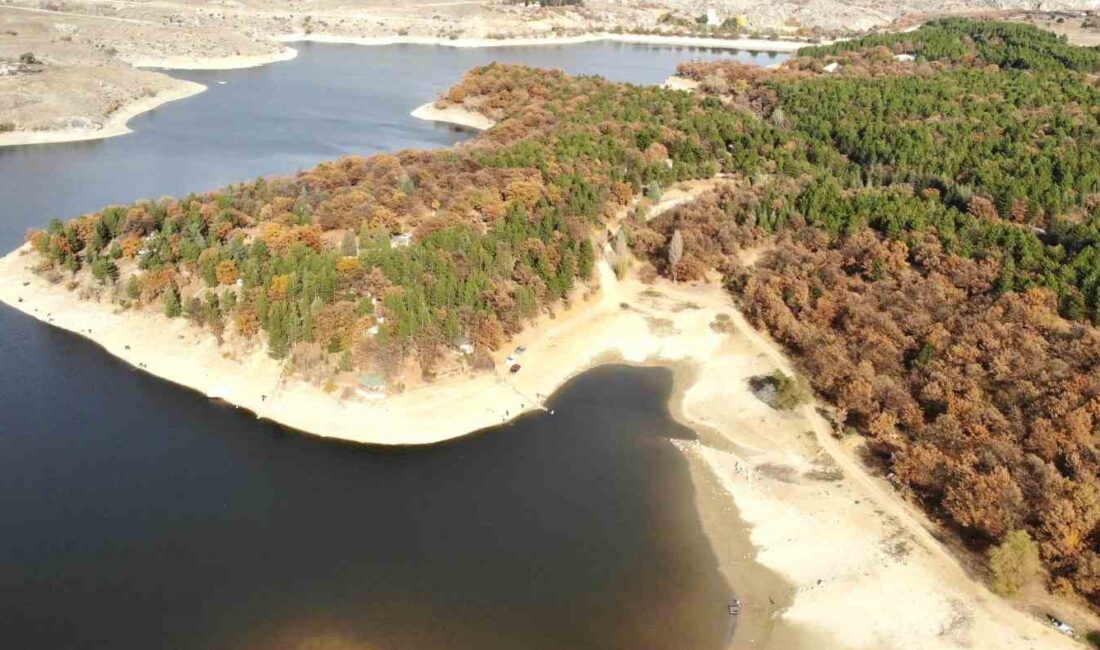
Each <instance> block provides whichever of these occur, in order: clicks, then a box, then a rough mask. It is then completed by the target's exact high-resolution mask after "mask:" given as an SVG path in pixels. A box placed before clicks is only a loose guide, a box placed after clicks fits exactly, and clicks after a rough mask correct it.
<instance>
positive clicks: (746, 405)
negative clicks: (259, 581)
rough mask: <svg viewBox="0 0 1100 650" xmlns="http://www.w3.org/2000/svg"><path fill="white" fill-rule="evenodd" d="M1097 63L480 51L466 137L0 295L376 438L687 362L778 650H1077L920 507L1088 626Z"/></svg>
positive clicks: (153, 226)
mask: <svg viewBox="0 0 1100 650" xmlns="http://www.w3.org/2000/svg"><path fill="white" fill-rule="evenodd" d="M1098 70H1100V53H1098V52H1097V51H1096V50H1095V49H1087V48H1080V47H1075V46H1072V45H1069V44H1067V43H1066V42H1065V41H1064V40H1062V39H1060V38H1058V37H1056V36H1054V35H1052V34H1050V33H1048V32H1044V31H1041V30H1038V29H1035V28H1034V27H1029V26H1023V25H1018V24H1009V23H995V22H980V21H969V20H959V19H947V20H942V21H936V22H933V23H930V24H929V25H926V26H925V27H923V28H921V29H919V30H917V31H914V32H909V33H905V34H894V35H881V36H872V37H867V38H863V39H857V40H853V41H845V42H842V43H837V44H833V45H829V46H822V47H810V48H805V49H803V50H801V51H800V52H799V53H798V56H796V57H794V58H792V59H791V60H789V61H788V62H785V63H784V64H782V65H781V66H779V67H777V68H774V69H761V68H758V67H752V66H746V65H741V64H736V63H721V64H686V65H683V66H681V69H680V70H679V71H678V76H679V77H680V78H682V79H685V80H688V81H690V82H691V83H684V84H682V86H690V87H693V88H694V89H695V90H694V91H692V92H686V91H683V90H674V89H667V88H658V87H637V86H630V85H625V84H615V83H610V82H607V81H605V80H602V79H598V78H589V77H580V78H572V77H569V76H567V75H565V74H563V73H561V72H557V71H548V70H532V69H528V68H523V67H517V66H507V65H495V64H494V65H489V66H484V67H481V68H477V69H474V70H472V71H470V72H469V73H468V74H467V76H466V77H465V78H464V79H463V80H462V81H461V82H459V83H458V84H457V85H455V86H454V87H453V88H451V89H450V90H449V91H448V92H447V93H445V94H444V95H443V96H442V97H441V98H440V100H439V101H438V102H436V104H435V105H433V106H430V107H428V108H423V109H422V110H421V113H422V114H425V113H427V114H428V115H429V116H433V115H434V116H435V117H436V118H438V117H440V116H448V115H449V116H453V115H455V114H459V115H463V116H465V117H466V118H469V117H470V116H471V115H477V116H480V119H483V120H484V122H483V123H482V124H481V125H482V126H490V128H488V129H487V130H486V131H485V132H483V133H482V134H481V135H479V137H477V138H476V139H474V140H473V141H471V142H470V143H468V144H465V145H460V146H458V147H456V148H454V149H450V150H440V151H427V152H425V151H405V152H400V153H397V154H383V155H377V156H372V157H369V158H361V157H348V158H344V159H341V160H338V161H333V162H331V163H325V164H323V165H320V166H318V167H317V168H315V169H312V170H308V171H305V172H301V173H299V174H298V175H296V176H294V177H289V178H276V179H260V180H257V181H254V182H249V183H243V184H238V185H234V186H231V187H228V188H224V189H222V190H219V191H216V192H212V193H209V194H204V195H193V196H190V197H185V198H181V199H165V200H160V201H153V202H139V203H136V204H133V205H130V206H111V207H108V208H105V209H103V210H101V211H99V212H97V213H94V214H88V215H84V216H81V217H77V218H76V219H73V220H70V221H68V222H60V221H55V222H53V223H51V224H49V225H48V226H47V227H46V228H44V229H42V230H39V231H35V232H32V233H30V234H29V235H28V238H27V243H26V244H25V245H24V246H23V247H22V248H20V249H19V250H17V251H15V252H13V253H11V254H9V255H8V256H7V257H5V258H3V260H0V299H2V300H3V301H4V302H6V303H8V304H10V305H11V306H13V307H15V308H17V309H20V310H22V311H24V312H26V313H28V314H30V315H32V316H34V317H36V318H40V319H42V320H45V321H47V322H52V323H54V324H56V325H59V326H62V327H65V328H66V329H69V330H71V331H74V332H76V333H79V334H82V335H84V336H88V337H89V338H92V339H93V340H96V341H97V342H99V343H100V344H102V345H103V346H104V347H105V348H106V349H107V350H108V351H110V352H112V353H114V354H116V355H118V356H119V357H121V358H123V359H126V360H127V361H129V362H130V363H132V364H134V365H136V366H138V367H139V368H142V369H145V370H148V371H150V372H152V373H154V374H157V375H160V376H163V377H165V378H167V379H170V380H172V381H176V382H178V383H181V384H183V385H187V386H190V387H192V388H196V389H198V390H201V391H202V392H204V393H205V394H207V395H209V396H211V397H212V398H217V399H221V400H225V401H227V402H230V403H232V404H236V405H239V406H243V407H246V408H248V409H250V410H252V411H254V412H255V413H257V414H258V415H259V416H261V417H268V418H271V419H274V420H277V421H279V422H282V423H284V424H287V425H289V426H293V427H298V428H301V429H303V430H306V431H311V432H315V433H318V434H321V435H330V436H338V437H342V438H348V439H352V440H359V441H367V442H376V443H382V444H411V443H426V442H433V441H438V440H442V439H446V438H450V437H454V436H457V435H463V434H465V433H469V432H471V431H473V430H476V429H478V428H480V427H484V426H489V425H492V424H498V423H500V422H502V421H506V420H508V419H510V418H512V417H515V416H516V415H517V414H519V413H521V412H524V411H529V410H532V409H538V408H540V407H541V406H542V400H543V399H544V397H545V396H546V395H548V394H549V393H550V392H552V391H553V390H554V388H555V387H556V386H558V385H560V383H561V382H563V381H564V380H565V379H567V378H568V377H569V376H571V375H572V374H574V373H576V372H579V371H580V370H582V369H583V368H585V367H588V366H589V365H591V364H594V363H599V362H600V361H603V360H608V359H626V360H631V361H638V362H652V361H668V362H672V361H678V362H683V364H684V365H685V366H686V367H694V372H695V376H694V378H693V381H689V382H687V385H685V386H684V387H683V388H684V392H683V394H682V396H681V398H680V399H678V400H677V403H676V404H675V406H676V410H677V411H678V413H679V415H680V416H681V417H683V418H684V419H685V420H686V421H687V422H689V423H691V424H692V425H693V426H695V427H696V428H698V429H700V430H703V431H704V432H706V431H708V430H713V431H717V432H718V434H720V436H721V437H720V442H716V443H715V444H712V445H699V446H696V447H693V446H691V445H687V446H686V447H687V451H688V452H689V453H692V454H695V453H697V454H698V455H699V457H700V458H702V459H703V460H704V462H705V463H706V464H707V465H708V466H709V467H711V468H712V469H714V470H715V474H716V475H717V476H718V477H720V480H721V482H722V484H723V486H725V487H727V488H728V489H729V491H730V493H731V494H732V495H733V498H734V500H735V501H736V503H737V506H738V508H739V509H740V511H741V513H742V515H743V516H744V517H745V518H746V519H747V520H748V521H749V523H750V524H751V525H752V526H753V542H754V544H757V546H758V548H759V549H760V552H759V557H758V559H759V561H760V562H762V563H764V564H766V565H768V566H770V567H772V568H774V569H776V570H777V571H779V572H780V573H782V574H783V575H784V576H785V577H786V578H788V579H789V580H790V581H791V582H792V583H793V584H794V585H795V587H796V596H795V602H794V603H793V604H792V605H791V607H790V608H788V609H787V610H786V611H785V612H784V614H783V617H784V620H785V621H786V622H787V623H789V624H790V625H791V626H792V628H791V630H788V631H787V632H785V633H784V634H788V635H790V636H786V637H773V644H774V645H773V646H772V647H794V646H796V645H798V644H797V643H796V642H795V641H793V640H792V639H802V640H803V641H802V643H804V644H805V645H806V646H807V647H833V646H839V645H843V644H842V643H839V642H836V641H833V642H828V643H825V645H821V644H820V643H813V642H807V641H805V639H807V638H813V639H818V638H820V635H824V636H825V637H829V638H832V639H834V640H835V639H843V638H846V639H847V640H848V641H850V642H851V643H850V644H851V645H856V646H867V645H873V644H875V643H885V644H886V645H888V646H890V645H903V644H913V643H915V644H917V645H919V646H920V647H966V646H971V645H973V644H975V643H977V644H982V645H989V644H993V645H996V646H997V647H1007V648H1013V647H1015V648H1029V647H1037V646H1038V647H1044V648H1046V647H1051V648H1056V647H1073V644H1072V642H1071V641H1070V640H1069V639H1068V638H1067V637H1065V636H1064V635H1062V634H1060V633H1059V632H1058V631H1056V630H1054V629H1052V628H1051V627H1049V626H1046V625H1043V624H1041V623H1040V622H1038V621H1037V620H1036V619H1035V618H1032V617H1030V616H1021V615H1020V614H1019V612H1018V611H1017V610H1016V609H1014V608H1012V607H1011V606H1010V605H1009V604H1008V603H1007V601H1005V600H1002V599H1000V598H997V597H994V596H993V595H992V594H990V593H989V591H987V590H986V589H985V588H984V587H982V586H980V585H979V584H976V583H975V582H974V581H973V580H972V579H971V578H970V577H969V576H968V575H967V574H966V572H965V571H963V569H962V568H961V567H960V566H959V565H958V564H957V563H956V561H955V560H953V559H951V557H950V556H948V555H947V554H946V552H945V551H944V550H943V547H942V546H941V544H940V542H939V541H937V539H936V537H935V536H934V535H933V534H932V533H930V532H929V528H931V529H932V530H933V531H935V533H936V534H937V535H940V536H946V537H949V538H950V539H952V540H955V541H956V542H957V545H958V547H959V548H960V549H961V552H962V554H963V555H962V557H963V558H964V560H965V561H966V562H967V563H968V565H969V566H971V567H973V570H975V571H976V572H977V573H978V575H979V576H980V577H982V578H983V579H984V580H985V581H987V582H988V584H989V585H990V586H991V587H992V588H993V589H994V590H996V591H997V592H999V593H1000V594H1002V595H1004V596H1006V597H1010V598H1012V597H1024V596H1026V598H1027V599H1028V600H1026V601H1022V606H1024V607H1029V606H1030V609H1031V611H1033V612H1034V613H1040V612H1048V611H1051V610H1054V611H1057V612H1058V613H1059V616H1060V617H1063V618H1069V619H1071V620H1075V621H1084V622H1086V623H1087V622H1091V621H1092V620H1093V614H1092V608H1093V607H1094V606H1095V603H1096V602H1097V599H1098V598H1100V588H1098V585H1100V583H1098V582H1096V580H1095V577H1094V576H1092V574H1091V571H1092V568H1093V567H1094V566H1095V565H1098V564H1100V562H1098V561H1097V557H1098V553H1097V550H1096V548H1095V545H1094V542H1093V540H1094V539H1095V535H1096V534H1097V526H1098V524H1100V499H1098V498H1097V490H1098V487H1100V486H1098V485H1097V478H1096V477H1097V475H1098V471H1097V469H1098V468H1097V467H1096V462H1097V460H1096V459H1097V458H1100V454H1097V453H1096V450H1095V448H1094V446H1095V443H1094V436H1093V435H1092V433H1093V432H1095V430H1096V427H1097V422H1100V411H1098V410H1097V404H1098V402H1097V397H1096V396H1097V394H1098V393H1100V389H1098V387H1100V375H1098V373H1100V358H1098V357H1097V355H1098V354H1100V332H1098V331H1097V329H1096V328H1095V326H1094V324H1093V323H1094V322H1095V320H1096V318H1097V313H1098V312H1097V310H1098V309H1100V283H1098V281H1097V278H1100V269H1098V268H1097V261H1096V260H1098V259H1100V254H1098V253H1097V250H1100V249H1098V248H1097V247H1098V246H1100V244H1098V242H1097V238H1098V234H1097V233H1098V232H1100V231H1098V230H1097V224H1098V223H1100V213H1098V212H1097V210H1098V209H1100V201H1098V200H1097V197H1098V196H1100V176H1097V174H1096V170H1097V169H1100V160H1097V158H1096V157H1097V155H1098V154H1097V152H1098V151H1100V148H1098V147H1097V146H1096V145H1097V144H1100V143H1098V142H1097V139H1098V138H1100V126H1098V120H1100V115H1098V114H1097V113H1096V111H1095V110H1094V108H1095V107H1096V106H1097V105H1100V97H1098V96H1097V93H1098V92H1100V91H1098V89H1097V87H1096V83H1095V73H1096V72H1097V71H1098ZM753 327H756V328H757V329H756V330H754V329H753ZM761 332H766V334H763V333H761ZM788 359H789V360H788ZM812 394H816V395H818V396H819V397H820V398H821V400H822V401H821V402H820V404H818V403H815V402H814V401H813V398H812V396H811V395H812ZM818 406H820V409H819V408H817V407H818ZM868 468H869V469H870V472H868ZM898 495H900V496H901V497H902V498H903V500H902V499H898V498H897V496H898ZM826 519H828V521H825V520H826ZM811 526H812V527H811ZM926 526H927V527H926ZM807 530H812V531H814V533H815V534H821V535H825V533H826V531H827V532H828V535H830V536H831V535H835V536H836V537H835V538H832V539H828V536H826V540H825V541H822V539H821V538H819V537H816V536H810V538H808V539H807V536H806V531H807ZM829 548H832V549H833V550H829ZM1051 592H1053V593H1055V594H1057V597H1055V596H1051V595H1050V593H1051ZM855 610H859V611H866V612H869V618H870V619H872V620H871V621H869V622H868V623H867V625H865V626H857V627H858V629H853V626H851V625H849V624H848V622H849V621H848V620H847V618H846V617H845V616H843V615H841V614H842V612H844V611H855ZM815 635H819V636H815ZM784 644H788V645H784Z"/></svg>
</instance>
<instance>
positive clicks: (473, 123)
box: [409, 102, 496, 131]
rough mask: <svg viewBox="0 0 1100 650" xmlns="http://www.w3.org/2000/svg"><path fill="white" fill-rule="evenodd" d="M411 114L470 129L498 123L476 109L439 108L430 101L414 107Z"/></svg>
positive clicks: (423, 118) (485, 127)
mask: <svg viewBox="0 0 1100 650" xmlns="http://www.w3.org/2000/svg"><path fill="white" fill-rule="evenodd" d="M409 115H412V116H413V117H415V118H417V119H421V120H428V121H429V122H442V123H444V124H453V125H455V126H462V127H466V128H468V129H477V130H478V131H484V130H486V129H490V128H492V127H493V125H494V124H496V122H494V121H493V120H491V119H489V118H487V117H485V116H484V115H482V114H481V113H475V112H474V111H470V110H466V109H464V108H458V107H457V106H449V107H447V108H439V107H437V106H436V105H435V102H428V103H427V104H423V105H422V106H418V107H416V108H415V109H413V111H412V112H411V113H409Z"/></svg>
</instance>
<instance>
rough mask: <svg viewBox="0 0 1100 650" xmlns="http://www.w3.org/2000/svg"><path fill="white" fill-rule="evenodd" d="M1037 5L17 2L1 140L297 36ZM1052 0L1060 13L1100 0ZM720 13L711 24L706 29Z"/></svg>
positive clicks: (835, 17) (910, 17) (781, 31)
mask: <svg viewBox="0 0 1100 650" xmlns="http://www.w3.org/2000/svg"><path fill="white" fill-rule="evenodd" d="M994 4H995V6H991V5H994ZM1034 4H1035V3H1033V2H1024V1H1020V0H1010V1H1008V2H997V3H991V2H987V1H983V0H930V1H928V2H913V1H912V0H877V1H863V2H852V1H842V0H781V1H778V2H771V3H758V2H751V1H750V0H722V1H721V2H703V1H701V0H660V1H656V2H645V3H628V2H622V1H616V0H589V1H588V2H584V3H583V4H582V5H578V6H563V7H538V6H525V5H523V4H518V3H514V2H497V1H493V0H448V1H443V2H434V1H431V0H428V1H422V0H401V1H399V2H383V1H381V0H356V1H354V2H350V3H348V2H340V3H337V2H333V1H332V0H318V1H315V2H302V1H299V0H245V1H243V2H238V1H236V0H225V1H216V0H180V1H171V0H147V1H135V0H4V2H2V3H0V146H4V145H18V144H29V143H35V142H53V141H65V140H76V139H86V138H96V137H106V136H110V135H118V134H120V133H125V132H126V127H125V122H126V120H127V119H129V117H132V115H134V114H136V113H139V112H141V111H143V110H149V109H151V108H153V107H154V106H156V105H158V104H161V103H163V102H166V101H171V100H173V99H178V98H181V97H185V96H187V95H190V94H194V93H195V92H199V91H201V88H199V87H197V86H196V85H195V84H190V83H187V82H182V81H179V80H176V79H173V78H171V77H169V76H168V75H166V74H163V73H161V72H156V71H150V70H143V69H137V68H232V67H245V66H251V65H260V64H263V63H267V62H271V61H276V60H280V59H285V58H288V57H291V56H293V55H294V52H293V50H291V49H290V48H288V47H287V46H286V45H285V42H286V41H292V40H303V39H318V40H362V39H385V38H404V39H410V40H417V39H430V40H438V41H443V42H455V43H456V44H459V43H467V44H479V43H481V44H485V43H486V42H489V43H491V42H499V41H502V40H504V39H517V38H525V39H527V38H564V37H577V36H582V35H586V34H595V33H602V32H630V33H639V34H669V35H696V36H712V37H715V36H717V37H723V38H733V37H755V38H799V39H818V38H827V37H836V36H844V35H848V34H852V33H859V32H864V31H867V30H872V29H876V28H884V27H889V26H891V25H907V24H916V23H918V22H920V21H921V20H923V19H924V18H927V17H931V16H939V15H944V14H952V13H971V14H973V13H979V12H989V11H994V10H996V11H998V12H1001V13H1004V12H1005V11H1009V10H1022V9H1030V8H1032V7H1033V6H1034ZM1042 4H1043V8H1044V9H1046V10H1052V9H1059V8H1087V7H1089V6H1090V5H1094V4H1095V3H1094V2H1090V1H1089V0H1082V1H1077V2H1074V1H1067V2H1045V3H1042ZM708 14H709V16H710V23H711V24H710V25H707V24H705V23H706V22H707V20H706V18H707V17H708ZM700 19H702V20H700ZM1054 20H1055V19H1054V18H1052V19H1051V20H1050V22H1052V23H1053V22H1054ZM1080 22H1081V19H1080V18H1078V19H1076V23H1074V24H1075V25H1076V28H1075V29H1072V30H1070V31H1071V32H1072V33H1071V36H1072V37H1080V38H1081V39H1082V42H1085V41H1087V39H1088V38H1095V35H1094V33H1096V30H1095V29H1089V28H1087V27H1081V26H1080ZM1059 25H1060V24H1059ZM1066 29H1070V28H1069V27H1068V26H1067V27H1066Z"/></svg>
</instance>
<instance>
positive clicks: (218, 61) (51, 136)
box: [0, 32, 806, 147]
mask: <svg viewBox="0 0 1100 650" xmlns="http://www.w3.org/2000/svg"><path fill="white" fill-rule="evenodd" d="M275 40H276V41H277V42H282V43H295V42H314V43H347V44H356V45H394V44H408V45H439V46H445V47H526V46H536V45H559V46H560V45H570V44H578V43H591V42H596V41H614V42H622V43H637V44H649V45H654V46H662V47H701V48H712V49H729V50H751V51H757V52H779V53H790V52H794V51H795V50H797V49H798V48H800V47H804V46H805V45H806V43H803V42H799V41H767V40H759V39H721V38H695V37H686V36H684V37H680V36H658V35H647V34H613V33H606V32H598V33H592V34H585V35H582V36H565V37H532V38H512V39H487V38H486V39H446V38H437V37H427V36H385V37H362V38H360V37H351V36H341V35H331V34H284V35H282V36H278V37H276V38H275ZM297 55H298V51H297V50H295V49H294V48H292V47H283V48H282V49H281V50H280V51H279V52H275V53H272V54H260V55H248V56H223V57H209V58H205V57H194V56H162V57H148V56H137V57H130V58H127V59H126V61H127V63H129V64H130V65H131V66H133V67H135V68H151V69H157V70H232V69H238V68H252V67H259V66H263V65H269V64H272V63H278V62H282V61H289V60H291V59H294V58H295V57H296V56H297ZM176 82H177V83H176V84H174V86H175V88H173V89H171V90H168V91H164V92H161V93H159V94H157V95H155V96H153V97H149V98H145V99H141V100H138V101H136V102H132V103H130V104H127V105H125V106H123V107H122V108H120V109H119V110H117V111H115V112H114V113H112V114H111V115H110V116H109V117H108V120H107V121H106V122H105V123H104V125H103V127H102V128H99V129H59V130H48V131H13V132H10V133H0V147H14V146H20V145H28V144H46V143H59V142H79V141H84V140H99V139H103V138H111V137H115V136H119V135H125V134H127V133H130V132H131V131H130V129H129V128H127V126H126V123H127V122H128V121H129V120H130V119H131V118H133V117H135V116H137V115H140V114H141V113H144V112H146V111H150V110H153V109H154V108H156V107H158V106H160V105H162V104H164V103H167V102H170V101H175V100H177V99H183V98H186V97H190V96H191V95H195V94H197V93H199V92H202V90H204V89H205V87H204V86H202V85H201V84H196V83H193V82H189V81H184V80H176ZM459 110H460V109H436V108H434V105H432V104H425V105H424V106H421V107H419V108H417V109H416V110H415V111H414V112H413V115H415V116H416V117H421V118H423V119H427V120H432V121H438V122H450V123H453V124H458V125H460V126H464V127H468V128H474V129H479V130H484V129H487V128H489V127H490V126H492V121H491V120H488V119H487V118H485V117H483V116H480V115H477V114H475V113H466V114H463V113H460V112H458V111H459Z"/></svg>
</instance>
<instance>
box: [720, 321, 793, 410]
mask: <svg viewBox="0 0 1100 650" xmlns="http://www.w3.org/2000/svg"><path fill="white" fill-rule="evenodd" d="M712 326H713V325H712ZM749 384H750V386H751V387H752V389H753V391H754V392H755V393H756V395H757V397H759V398H760V399H761V400H763V401H764V402H766V403H767V404H768V405H770V406H771V407H772V408H775V409H779V410H781V411H790V410H792V409H794V408H795V407H797V406H799V405H801V404H805V403H806V402H808V401H810V397H811V395H810V389H809V387H808V386H807V385H806V381H805V380H804V379H802V378H801V377H791V376H790V375H788V374H786V373H784V372H782V371H781V370H776V371H775V372H773V373H772V374H770V375H767V376H761V377H753V378H752V379H750V380H749Z"/></svg>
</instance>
